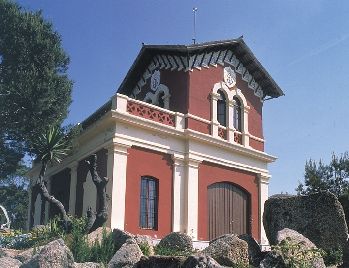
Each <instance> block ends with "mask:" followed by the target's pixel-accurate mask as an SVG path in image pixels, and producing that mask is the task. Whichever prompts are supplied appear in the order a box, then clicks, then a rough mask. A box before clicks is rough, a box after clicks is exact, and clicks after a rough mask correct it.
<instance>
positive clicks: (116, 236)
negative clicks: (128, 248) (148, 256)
mask: <svg viewBox="0 0 349 268" xmlns="http://www.w3.org/2000/svg"><path fill="white" fill-rule="evenodd" d="M128 239H133V235H132V234H130V233H129V232H126V231H123V230H120V229H114V230H113V240H114V245H115V248H116V251H118V250H119V249H120V248H121V246H122V245H123V244H124V243H125V242H126V240H128Z"/></svg>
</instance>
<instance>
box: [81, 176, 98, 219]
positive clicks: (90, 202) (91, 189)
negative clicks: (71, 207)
mask: <svg viewBox="0 0 349 268" xmlns="http://www.w3.org/2000/svg"><path fill="white" fill-rule="evenodd" d="M83 187H84V199H83V203H82V204H83V206H82V215H86V212H87V209H88V208H89V207H91V208H92V211H94V212H95V211H96V200H97V190H96V186H95V185H94V183H93V181H92V178H91V174H90V172H88V173H87V176H86V181H85V182H84V186H83Z"/></svg>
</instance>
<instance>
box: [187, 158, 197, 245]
mask: <svg viewBox="0 0 349 268" xmlns="http://www.w3.org/2000/svg"><path fill="white" fill-rule="evenodd" d="M200 163H201V161H199V160H195V159H187V161H186V175H187V176H186V182H187V187H186V188H187V189H186V195H187V198H186V201H185V202H186V205H187V208H186V210H185V214H186V217H185V219H186V228H185V232H186V233H187V234H188V235H189V236H191V237H192V239H193V240H197V238H198V210H199V164H200Z"/></svg>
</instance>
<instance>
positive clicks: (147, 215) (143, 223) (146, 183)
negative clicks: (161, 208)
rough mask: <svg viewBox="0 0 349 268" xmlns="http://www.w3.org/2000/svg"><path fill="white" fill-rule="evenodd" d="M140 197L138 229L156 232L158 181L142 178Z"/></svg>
mask: <svg viewBox="0 0 349 268" xmlns="http://www.w3.org/2000/svg"><path fill="white" fill-rule="evenodd" d="M140 197H141V198H140V201H141V202H140V218H139V226H140V228H144V229H153V230H157V228H158V180H157V179H155V178H152V177H146V176H144V177H142V178H141V196H140Z"/></svg>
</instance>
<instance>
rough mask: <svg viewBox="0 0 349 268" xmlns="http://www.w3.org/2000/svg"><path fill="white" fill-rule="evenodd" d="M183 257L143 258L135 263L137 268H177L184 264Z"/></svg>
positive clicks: (156, 256) (157, 256)
mask: <svg viewBox="0 0 349 268" xmlns="http://www.w3.org/2000/svg"><path fill="white" fill-rule="evenodd" d="M185 259H186V257H183V256H159V255H155V256H150V257H145V256H143V257H142V258H141V260H140V261H139V262H138V263H137V266H136V267H137V268H154V267H156V268H179V267H182V266H181V265H182V264H183V263H184V261H185Z"/></svg>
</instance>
